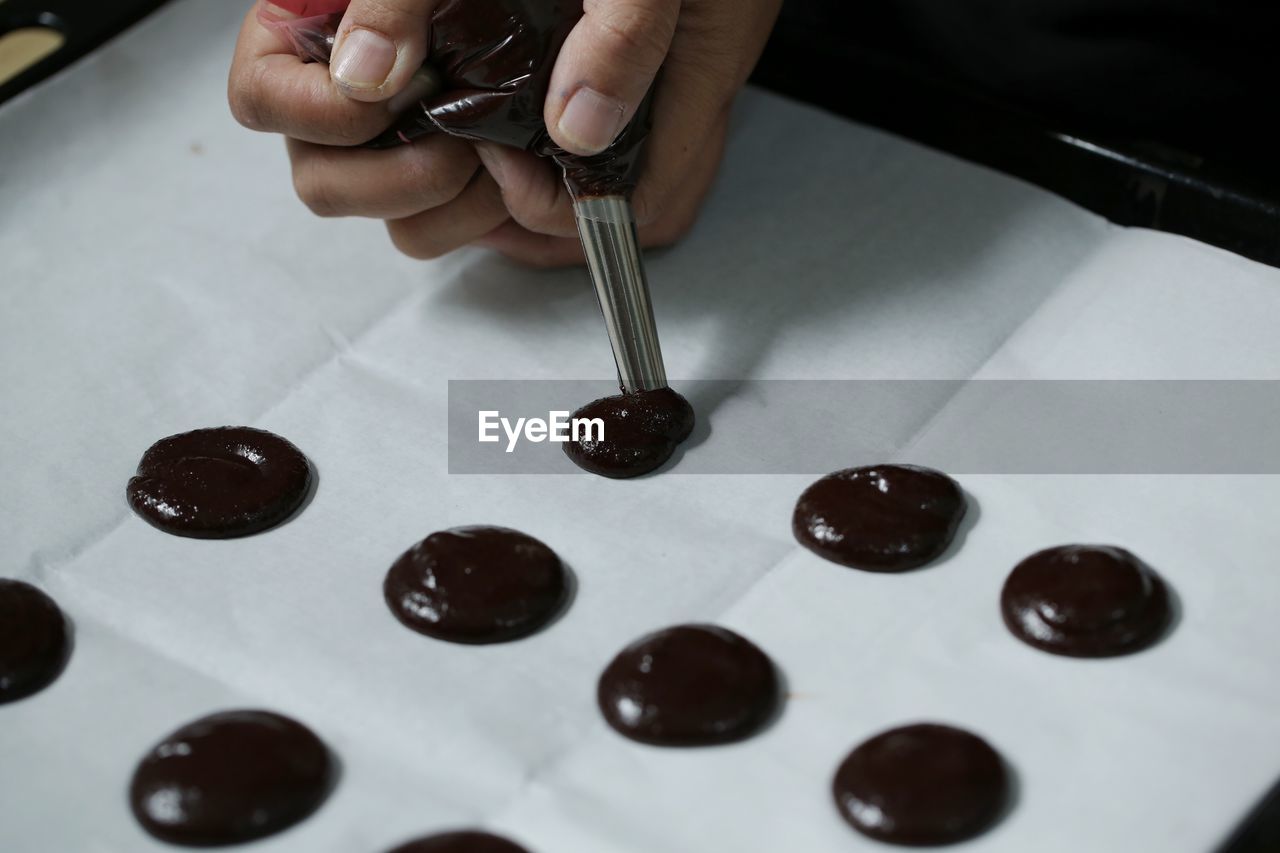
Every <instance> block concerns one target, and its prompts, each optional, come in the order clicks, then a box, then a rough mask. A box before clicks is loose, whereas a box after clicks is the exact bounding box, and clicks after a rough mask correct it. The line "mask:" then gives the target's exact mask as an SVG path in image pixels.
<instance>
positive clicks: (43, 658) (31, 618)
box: [0, 578, 71, 704]
mask: <svg viewBox="0 0 1280 853" xmlns="http://www.w3.org/2000/svg"><path fill="white" fill-rule="evenodd" d="M70 651H71V643H70V640H69V637H68V631H67V620H66V618H65V617H64V616H63V615H62V610H61V608H59V607H58V605H57V603H56V602H54V600H53V599H52V598H50V597H49V596H47V595H45V594H44V593H43V592H41V591H40V590H38V589H36V588H35V587H34V586H32V585H31V584H29V583H24V582H22V581H16V580H9V579H7V578H0V704H4V703H5V702H14V701H17V700H18V699H22V698H25V697H27V696H30V695H31V694H32V693H36V692H38V691H39V690H42V689H43V688H45V687H47V686H48V685H49V684H51V683H52V682H53V680H54V679H55V678H57V677H58V675H59V673H61V672H62V668H63V667H64V666H65V665H66V663H67V657H68V655H69V654H70Z"/></svg>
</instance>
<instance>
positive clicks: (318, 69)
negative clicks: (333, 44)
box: [227, 10, 394, 145]
mask: <svg viewBox="0 0 1280 853" xmlns="http://www.w3.org/2000/svg"><path fill="white" fill-rule="evenodd" d="M227 99H228V101H229V102H230V104H231V112H232V114H233V115H234V116H235V117H236V120H237V121H239V122H240V123H241V124H242V125H244V126H245V127H247V128H250V129H251V130H258V131H263V132H266V133H283V134H285V135H286V136H292V137H295V138H297V139H303V140H306V141H307V142H316V143H319V144H321V145H357V144H359V143H361V142H365V141H367V140H369V139H372V138H373V137H375V136H377V135H378V134H379V133H381V132H382V131H383V130H386V128H387V127H389V126H390V124H391V121H392V119H393V118H394V115H393V114H392V113H391V111H390V110H388V109H387V106H386V105H385V104H365V103H360V102H359V101H353V100H351V99H350V98H347V97H345V96H343V94H342V93H341V92H340V91H339V90H338V89H337V88H336V87H335V86H334V85H333V83H332V81H331V80H330V79H329V71H328V69H327V68H325V66H324V65H321V64H319V63H314V62H313V63H304V62H303V61H302V60H300V59H298V57H297V56H295V55H294V53H293V51H292V49H291V48H290V47H289V46H288V45H286V44H284V43H283V42H282V41H281V40H280V39H279V38H277V37H276V35H275V34H274V33H272V32H271V31H270V30H268V29H267V28H266V27H264V26H263V25H262V23H261V22H260V21H259V20H258V17H257V13H256V10H251V11H250V12H249V14H248V15H246V16H245V20H244V23H243V25H242V26H241V28H240V38H239V40H238V41H237V42H236V51H235V58H234V60H233V61H232V64H231V73H230V75H229V77H228V80H227Z"/></svg>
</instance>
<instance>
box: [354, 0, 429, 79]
mask: <svg viewBox="0 0 1280 853" xmlns="http://www.w3.org/2000/svg"><path fill="white" fill-rule="evenodd" d="M437 3H438V0H353V2H352V3H351V5H350V6H349V7H347V11H346V14H345V15H343V16H342V24H341V25H339V27H338V32H337V34H336V35H335V36H334V41H333V58H332V60H331V62H330V64H329V71H330V73H331V74H332V76H333V82H334V83H336V84H337V85H338V88H339V89H341V90H342V91H343V93H344V94H345V95H346V96H347V97H349V98H353V99H355V100H357V101H366V102H376V101H385V100H387V99H388V98H390V97H391V96H393V95H395V94H396V93H397V92H400V91H401V90H402V89H404V88H405V87H406V86H407V85H408V84H409V81H410V79H411V78H412V77H413V73H414V72H415V71H417V70H418V69H419V68H420V67H421V66H422V62H423V60H424V59H426V57H427V29H428V26H429V24H430V21H431V13H432V12H434V11H435V7H436V5H437Z"/></svg>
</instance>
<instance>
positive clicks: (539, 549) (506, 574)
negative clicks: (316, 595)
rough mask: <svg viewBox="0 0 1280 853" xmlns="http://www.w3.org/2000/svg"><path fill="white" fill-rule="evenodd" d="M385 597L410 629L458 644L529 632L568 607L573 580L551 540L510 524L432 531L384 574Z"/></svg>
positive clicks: (496, 641)
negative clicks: (549, 543)
mask: <svg viewBox="0 0 1280 853" xmlns="http://www.w3.org/2000/svg"><path fill="white" fill-rule="evenodd" d="M382 592H383V596H384V597H385V598H386V601H387V606H388V607H390V608H391V612H392V613H393V614H394V615H395V617H396V618H397V619H399V620H400V621H401V622H402V623H404V624H405V625H406V626H408V627H410V628H412V629H413V630H415V631H417V632H419V633H421V634H426V635H427V636H428V637H435V638H436V639H439V640H448V641H450V642H454V643H501V642H505V641H507V640H515V639H518V638H520V637H524V636H526V635H528V634H532V633H533V632H534V631H537V630H538V629H539V628H541V627H543V626H544V625H546V624H547V623H548V622H550V621H551V620H552V619H554V618H555V616H556V614H557V613H559V612H560V610H561V608H563V607H564V604H565V600H566V598H567V597H568V592H569V581H568V576H567V572H566V571H565V568H564V565H563V564H562V563H561V562H560V558H559V557H557V556H556V554H555V552H554V551H552V550H551V549H550V548H548V547H547V546H546V545H544V544H542V543H541V542H539V541H538V540H537V539H534V538H533V537H532V536H526V535H525V534H523V533H520V532H519V531H517V530H508V529H507V528H505V527H455V528H453V529H452V530H443V531H440V532H438V533H432V534H431V535H430V536H428V537H427V538H426V539H423V540H422V541H421V542H419V543H418V544H417V545H414V546H413V547H412V548H410V549H409V550H408V551H406V552H405V553H404V554H403V555H402V556H401V557H400V559H398V560H396V562H395V563H394V564H393V565H392V566H391V569H390V571H388V572H387V577H386V580H385V581H384V582H383V585H382Z"/></svg>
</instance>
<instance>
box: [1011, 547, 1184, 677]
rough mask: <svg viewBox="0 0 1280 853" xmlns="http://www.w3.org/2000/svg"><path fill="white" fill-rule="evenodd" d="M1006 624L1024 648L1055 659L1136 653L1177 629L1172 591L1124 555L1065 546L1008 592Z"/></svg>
mask: <svg viewBox="0 0 1280 853" xmlns="http://www.w3.org/2000/svg"><path fill="white" fill-rule="evenodd" d="M1000 612H1001V615H1003V616H1004V624H1005V625H1007V626H1008V628H1009V630H1010V631H1012V632H1013V635H1014V636H1015V637H1017V638H1018V639H1019V640H1022V641H1023V642H1024V643H1027V644H1029V645H1032V646H1035V647H1036V648H1037V649H1040V650H1042V651H1046V652H1050V653H1052V654H1055V655H1069V656H1071V657H1089V658H1092V657H1110V656H1112V655H1123V654H1128V653H1129V652H1136V651H1138V650H1140V649H1143V648H1146V647H1147V646H1149V645H1151V644H1152V643H1153V642H1155V641H1156V640H1157V639H1158V638H1159V637H1160V635H1161V634H1163V633H1164V631H1165V629H1166V628H1167V627H1168V626H1169V620H1170V618H1171V611H1170V607H1169V591H1168V589H1167V588H1166V587H1165V583H1164V581H1163V580H1161V579H1160V576H1159V575H1157V574H1156V573H1155V572H1154V571H1152V569H1151V567H1150V566H1148V565H1147V564H1146V563H1144V562H1142V560H1140V559H1138V558H1137V557H1135V556H1134V555H1133V554H1131V553H1129V552H1128V551H1126V550H1124V549H1123V548H1113V547H1110V546H1106V545H1063V546H1060V547H1057V548H1049V549H1046V550H1044V551H1039V552H1037V553H1035V554H1032V555H1031V556H1030V557H1027V558H1026V559H1025V560H1023V561H1022V562H1021V563H1019V564H1018V565H1017V566H1016V567H1015V568H1014V570H1013V571H1012V572H1011V573H1010V574H1009V577H1008V579H1007V580H1006V581H1005V582H1004V590H1003V591H1002V592H1001V593H1000Z"/></svg>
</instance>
